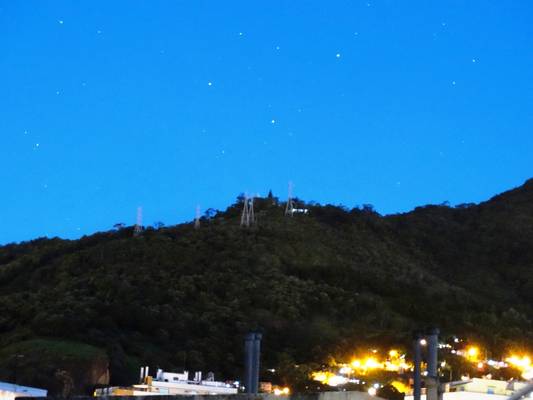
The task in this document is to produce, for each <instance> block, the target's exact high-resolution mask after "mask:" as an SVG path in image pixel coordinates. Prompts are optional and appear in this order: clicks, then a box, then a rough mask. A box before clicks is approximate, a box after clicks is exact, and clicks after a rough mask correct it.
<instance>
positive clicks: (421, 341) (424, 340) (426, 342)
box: [420, 339, 428, 346]
mask: <svg viewBox="0 0 533 400" xmlns="http://www.w3.org/2000/svg"><path fill="white" fill-rule="evenodd" d="M420 344H421V345H422V346H425V345H426V344H428V341H427V340H426V339H420Z"/></svg>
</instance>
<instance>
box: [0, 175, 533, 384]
mask: <svg viewBox="0 0 533 400" xmlns="http://www.w3.org/2000/svg"><path fill="white" fill-rule="evenodd" d="M241 201H242V199H241V200H238V201H237V202H236V203H235V204H233V205H231V206H230V207H228V209H227V210H225V211H223V212H217V213H214V212H209V213H208V215H206V216H205V217H204V218H202V221H201V227H200V229H194V226H193V224H192V223H191V224H182V225H178V226H172V227H158V229H155V228H146V229H145V230H144V232H143V233H142V235H140V236H138V237H134V236H133V230H132V228H131V227H127V228H121V229H119V230H114V231H109V232H102V233H97V234H94V235H91V236H87V237H83V238H81V239H79V240H73V241H70V240H61V239H58V238H54V239H37V240H33V241H31V242H25V243H20V244H12V245H7V246H3V247H0V349H1V351H0V380H8V381H14V380H17V381H18V382H19V383H22V384H29V385H31V384H34V385H38V386H45V387H48V388H50V389H51V390H52V392H59V393H61V392H65V391H67V392H68V390H67V389H69V388H71V390H70V392H71V393H81V392H89V391H90V390H91V389H92V387H93V386H94V385H95V384H97V383H106V382H107V379H108V376H107V375H106V374H105V369H106V367H107V366H108V367H109V370H110V380H111V383H113V384H124V383H132V382H134V381H135V380H136V379H137V376H138V369H137V368H138V367H139V366H140V365H150V366H151V368H155V367H156V366H160V367H164V368H168V369H171V368H182V367H185V368H188V369H189V370H196V369H198V370H204V371H214V372H215V373H216V375H217V377H219V378H223V377H225V378H237V377H239V376H240V375H241V371H242V358H243V357H242V339H243V335H244V334H245V333H246V332H247V331H249V330H251V329H261V330H262V331H263V332H264V343H263V349H264V351H263V361H264V362H263V367H264V368H265V369H266V368H278V369H279V370H281V371H283V370H284V368H285V369H286V368H288V366H292V365H294V364H298V365H301V366H302V369H301V370H302V371H307V368H312V367H313V366H314V365H316V364H320V363H321V362H323V361H324V360H326V359H327V358H328V357H330V356H337V355H345V354H348V353H349V352H350V351H353V349H354V348H355V347H356V346H358V345H363V344H364V345H366V344H373V345H377V346H385V345H387V344H393V343H394V344H408V343H409V340H410V339H409V338H410V333H411V331H412V330H413V329H414V328H419V327H424V326H429V325H434V326H438V327H440V328H441V331H443V332H444V334H445V335H446V334H458V335H462V336H467V337H470V338H475V340H477V341H478V342H480V343H484V344H486V345H487V346H489V347H490V348H491V349H492V351H494V352H495V353H496V354H497V352H499V351H504V350H505V349H507V348H509V347H525V346H531V345H533V323H532V321H531V316H532V315H533V180H530V181H528V182H526V183H525V184H524V185H523V186H522V187H519V188H517V189H514V190H512V191H509V192H506V193H503V194H501V195H499V196H496V197H494V198H493V199H491V200H489V201H487V202H485V203H481V204H479V205H462V206H457V207H449V206H445V205H439V206H425V207H419V208H417V209H415V210H414V211H412V212H410V213H406V214H401V215H391V216H380V215H378V214H377V213H375V212H374V211H373V210H372V208H371V207H369V206H365V207H362V208H354V209H351V210H350V209H346V208H344V207H340V206H333V205H318V204H314V203H313V204H305V203H304V202H303V201H298V206H299V207H301V208H307V209H308V210H309V212H308V213H307V214H306V215H303V214H297V215H294V216H293V217H286V216H285V215H284V204H282V203H280V202H278V200H277V199H276V198H274V197H271V196H270V197H267V198H263V199H256V201H255V211H256V217H257V224H256V225H255V226H253V227H251V228H248V229H246V228H241V227H240V226H239V221H240V210H241V208H242V204H241ZM80 370H81V371H83V372H82V373H80ZM152 371H153V369H152ZM281 379H283V377H281ZM69 385H70V386H69Z"/></svg>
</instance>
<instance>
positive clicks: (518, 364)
mask: <svg viewBox="0 0 533 400" xmlns="http://www.w3.org/2000/svg"><path fill="white" fill-rule="evenodd" d="M505 361H506V362H507V363H509V364H510V365H512V366H513V367H515V368H517V369H519V370H520V372H522V378H524V379H527V380H529V379H533V365H531V358H529V357H528V356H523V357H519V356H516V355H512V356H511V357H508V358H506V359H505Z"/></svg>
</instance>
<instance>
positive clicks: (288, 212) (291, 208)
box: [285, 182, 294, 217]
mask: <svg viewBox="0 0 533 400" xmlns="http://www.w3.org/2000/svg"><path fill="white" fill-rule="evenodd" d="M292 188H293V185H292V182H289V195H288V196H287V205H286V206H285V215H289V216H291V217H292V215H293V214H294V202H293V201H292Z"/></svg>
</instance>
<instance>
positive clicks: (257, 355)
mask: <svg viewBox="0 0 533 400" xmlns="http://www.w3.org/2000/svg"><path fill="white" fill-rule="evenodd" d="M262 338H263V335H262V334H260V333H256V334H255V340H254V357H253V364H252V390H253V392H252V393H258V392H259V371H260V367H261V339H262Z"/></svg>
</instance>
